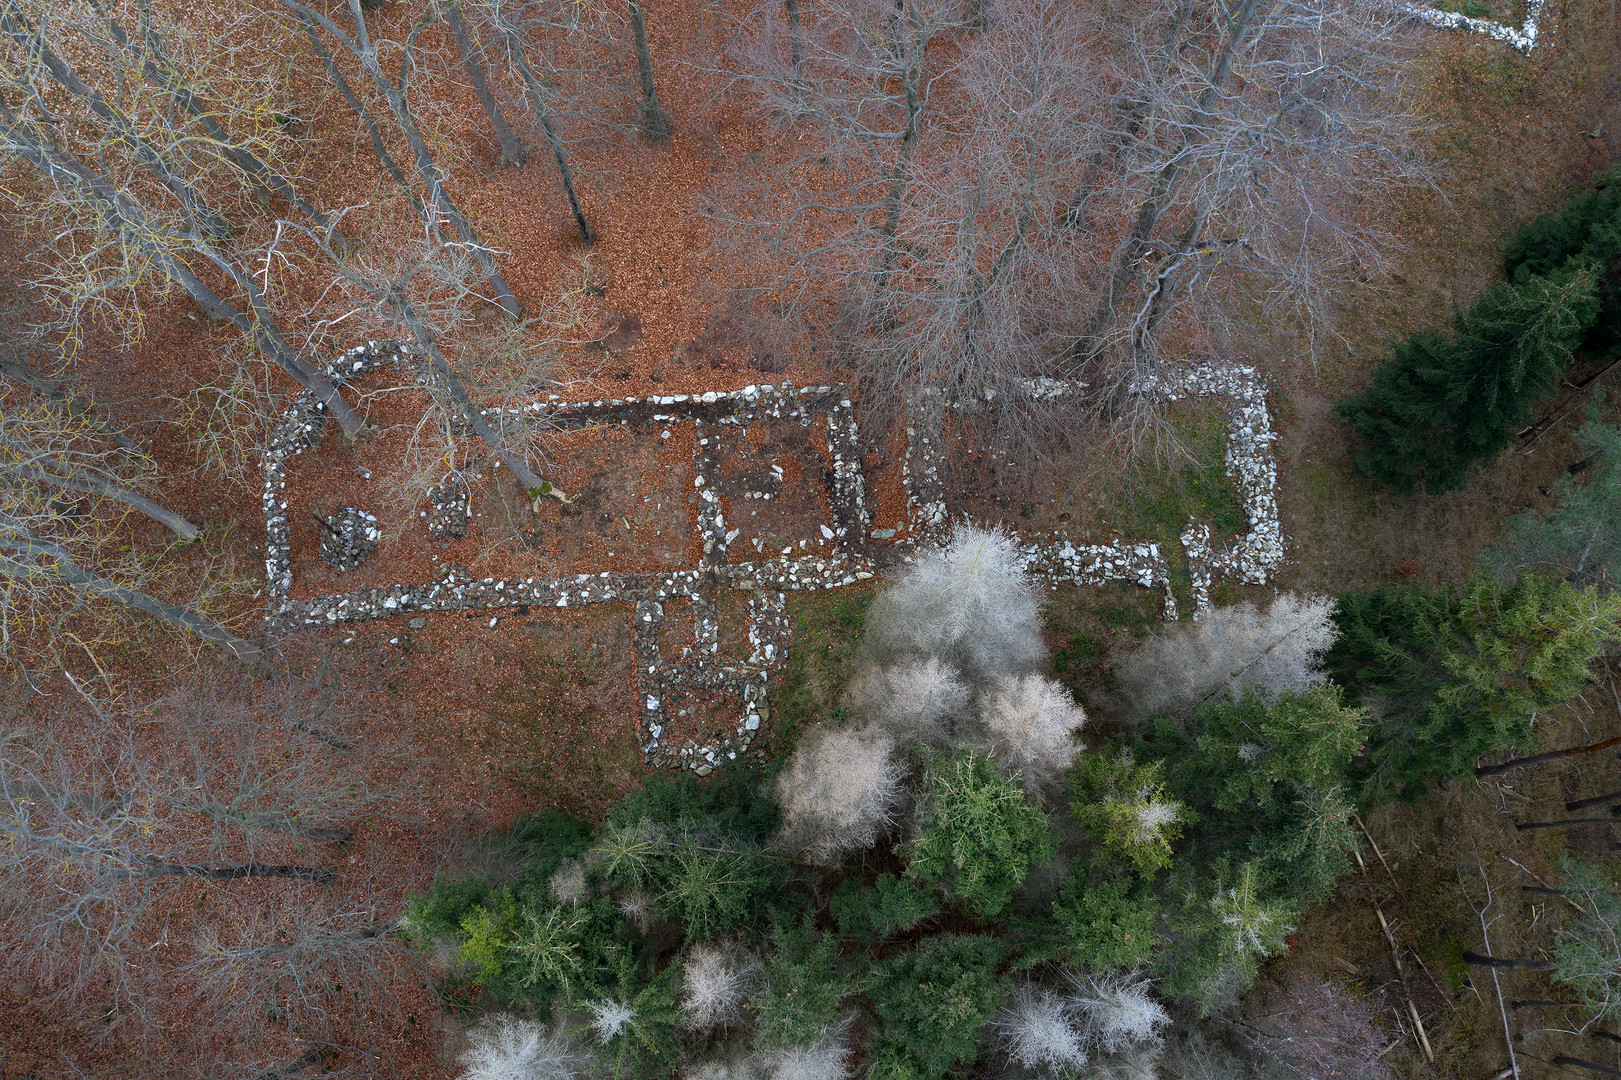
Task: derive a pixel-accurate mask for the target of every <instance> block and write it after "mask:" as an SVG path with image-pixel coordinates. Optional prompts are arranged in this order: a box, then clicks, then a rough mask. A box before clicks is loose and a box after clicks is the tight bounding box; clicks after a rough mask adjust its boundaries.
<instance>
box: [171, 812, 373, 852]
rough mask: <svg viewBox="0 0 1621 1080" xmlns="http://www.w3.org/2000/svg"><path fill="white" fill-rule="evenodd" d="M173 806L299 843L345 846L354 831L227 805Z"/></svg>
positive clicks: (212, 819)
mask: <svg viewBox="0 0 1621 1080" xmlns="http://www.w3.org/2000/svg"><path fill="white" fill-rule="evenodd" d="M174 807H175V809H176V810H184V811H186V812H188V813H192V814H199V815H201V816H203V817H205V818H208V819H209V820H210V821H218V822H221V823H223V824H227V825H235V826H237V827H238V828H241V829H253V830H256V831H259V832H274V833H281V834H282V835H283V836H296V837H298V838H299V839H301V840H323V841H325V842H327V843H329V844H347V843H348V842H349V841H350V840H353V839H354V836H355V831H354V830H353V829H345V828H321V827H319V826H314V825H300V824H299V823H298V822H297V821H295V820H294V819H293V818H291V817H288V816H286V815H277V814H255V813H246V812H244V811H241V810H232V809H231V808H230V807H229V806H220V805H219V804H217V803H206V804H192V803H175V804H174Z"/></svg>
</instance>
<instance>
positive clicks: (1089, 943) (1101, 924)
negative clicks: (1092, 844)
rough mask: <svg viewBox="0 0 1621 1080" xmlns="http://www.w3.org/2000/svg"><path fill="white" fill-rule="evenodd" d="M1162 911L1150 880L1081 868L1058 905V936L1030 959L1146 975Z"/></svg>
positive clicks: (1082, 865) (1074, 871)
mask: <svg viewBox="0 0 1621 1080" xmlns="http://www.w3.org/2000/svg"><path fill="white" fill-rule="evenodd" d="M1159 912H1160V902H1159V899H1158V898H1157V897H1156V896H1155V895H1154V892H1153V888H1152V884H1151V881H1150V880H1148V879H1144V878H1142V877H1140V876H1138V875H1136V874H1122V873H1111V872H1110V870H1109V868H1108V867H1107V866H1104V867H1102V868H1099V869H1096V870H1095V869H1094V867H1093V866H1091V865H1089V864H1086V863H1077V864H1076V865H1075V867H1074V868H1073V869H1072V870H1071V872H1070V878H1069V881H1068V883H1067V884H1066V885H1065V887H1064V891H1063V893H1062V894H1061V895H1060V896H1059V898H1058V899H1057V900H1056V901H1054V902H1053V907H1052V921H1053V924H1054V928H1055V929H1056V930H1057V934H1056V935H1055V937H1054V939H1053V941H1052V943H1051V944H1049V945H1048V946H1047V947H1045V948H1041V947H1037V948H1032V949H1029V950H1027V952H1026V956H1025V959H1026V960H1027V961H1035V960H1048V959H1057V960H1062V961H1063V962H1065V963H1068V964H1084V965H1086V966H1087V967H1088V968H1090V969H1091V970H1093V971H1097V972H1103V973H1109V972H1122V971H1138V970H1141V969H1143V968H1145V967H1147V966H1148V965H1149V963H1150V962H1151V961H1152V959H1153V956H1154V942H1155V935H1154V930H1155V920H1156V919H1157V918H1158V916H1159Z"/></svg>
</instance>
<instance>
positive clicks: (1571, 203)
mask: <svg viewBox="0 0 1621 1080" xmlns="http://www.w3.org/2000/svg"><path fill="white" fill-rule="evenodd" d="M1572 258H1580V259H1582V260H1584V261H1586V262H1590V263H1592V264H1594V265H1596V266H1600V267H1606V268H1608V267H1610V266H1611V265H1612V264H1613V263H1614V262H1615V261H1616V259H1618V258H1621V165H1617V166H1613V167H1611V168H1610V169H1608V170H1606V171H1605V172H1603V173H1600V174H1599V176H1598V177H1597V178H1596V179H1595V180H1594V181H1593V190H1592V191H1580V192H1577V193H1576V194H1574V195H1572V196H1571V197H1570V198H1569V199H1567V200H1566V201H1565V205H1564V206H1562V207H1561V208H1560V210H1559V213H1558V214H1557V215H1543V216H1542V217H1539V218H1537V219H1536V220H1535V221H1533V222H1531V223H1530V224H1529V225H1527V226H1526V227H1525V228H1523V229H1521V230H1520V231H1519V232H1518V233H1516V234H1515V235H1514V236H1513V237H1512V238H1511V239H1510V240H1509V241H1508V243H1506V244H1504V245H1503V270H1504V272H1505V273H1506V275H1507V277H1508V279H1509V280H1510V281H1524V280H1527V279H1529V278H1531V277H1547V276H1548V275H1550V274H1553V273H1554V272H1556V271H1558V270H1559V269H1560V268H1561V267H1563V266H1565V265H1566V264H1567V263H1568V262H1569V261H1570V260H1571V259H1572Z"/></svg>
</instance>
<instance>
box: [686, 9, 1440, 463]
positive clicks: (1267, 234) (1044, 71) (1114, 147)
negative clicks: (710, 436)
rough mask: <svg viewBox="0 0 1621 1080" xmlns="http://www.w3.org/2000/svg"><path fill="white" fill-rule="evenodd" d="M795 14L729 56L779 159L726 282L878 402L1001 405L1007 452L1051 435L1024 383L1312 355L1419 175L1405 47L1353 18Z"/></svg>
mask: <svg viewBox="0 0 1621 1080" xmlns="http://www.w3.org/2000/svg"><path fill="white" fill-rule="evenodd" d="M803 10H804V14H803V17H802V18H801V20H800V21H799V25H798V26H790V25H789V24H788V22H787V21H786V20H785V19H784V18H783V17H782V15H781V13H780V5H774V4H762V5H760V6H759V7H758V8H755V9H753V10H752V11H751V12H750V14H749V15H748V17H747V18H745V19H744V20H743V21H742V23H741V25H740V27H739V29H738V33H737V35H736V40H735V46H734V58H735V66H736V67H737V69H738V75H737V78H738V81H739V84H740V87H741V89H742V90H743V91H744V92H746V93H747V94H748V96H749V98H750V100H752V101H753V102H754V103H755V104H756V107H757V108H758V110H759V112H760V113H761V114H762V115H763V116H764V117H766V118H767V119H769V120H771V121H772V122H774V123H776V124H778V125H780V126H781V128H782V129H783V131H784V135H785V139H784V143H785V145H786V146H787V147H789V149H788V150H786V151H784V152H782V153H780V154H776V155H774V156H773V157H772V158H771V159H770V160H769V161H767V162H765V163H764V166H765V167H763V168H752V167H751V168H749V169H746V170H743V171H745V172H747V173H748V174H749V175H748V177H747V178H746V179H744V180H741V181H739V183H740V187H739V189H738V190H737V191H735V192H729V193H728V199H727V202H726V203H725V204H724V206H721V205H717V207H716V209H715V216H716V219H717V224H718V225H719V226H720V230H721V235H722V241H721V243H722V247H723V249H724V250H725V252H726V254H727V255H728V256H729V257H730V260H731V264H732V265H733V267H734V268H735V276H734V277H733V278H732V280H731V281H730V283H729V284H730V285H731V287H732V288H734V289H735V290H737V291H738V292H739V293H740V294H741V295H743V296H746V297H748V298H750V299H751V300H752V301H753V302H754V303H756V304H757V305H759V306H760V307H761V309H762V310H769V311H770V312H771V313H772V314H773V316H775V317H777V318H779V319H781V320H782V323H783V331H782V332H783V333H784V334H787V335H790V336H791V338H792V340H793V342H794V344H795V345H796V346H797V347H798V348H800V349H810V348H813V347H814V345H815V343H816V342H817V341H826V342H828V343H829V345H830V347H831V348H832V349H833V350H834V354H833V355H834V358H835V359H836V360H837V361H838V362H840V363H842V364H846V365H850V366H853V367H855V368H856V369H857V370H858V371H859V372H860V374H861V377H862V379H863V381H864V382H865V384H866V388H867V390H868V391H869V393H871V394H875V395H876V396H877V397H880V398H884V399H896V398H904V397H906V396H907V395H909V394H912V393H915V392H916V391H917V390H918V389H919V388H922V387H943V388H945V389H946V390H947V391H948V393H949V394H950V395H951V397H952V399H953V400H954V401H956V402H957V403H959V404H970V403H971V404H973V405H974V406H975V407H976V408H979V409H980V411H981V412H984V411H985V410H984V409H983V406H984V404H985V403H986V401H987V399H988V400H989V401H990V403H991V404H992V405H993V406H997V407H994V408H992V409H991V410H989V416H990V419H991V420H992V421H993V425H992V427H991V429H990V430H989V431H988V432H987V434H989V435H991V436H992V437H993V438H994V437H995V435H996V433H997V432H1000V433H1002V434H1004V435H1005V434H1008V433H1009V432H1010V431H1023V432H1025V433H1029V432H1030V431H1032V430H1034V428H1036V427H1039V426H1040V425H1039V424H1035V423H1034V421H1035V419H1036V418H1037V414H1038V413H1039V411H1040V409H1041V408H1042V406H1041V405H1040V402H1039V400H1038V399H1039V396H1040V395H1032V394H1031V393H1030V391H1029V387H1028V383H1026V382H1025V381H1024V380H1027V379H1029V378H1030V377H1034V376H1066V377H1073V376H1080V377H1082V378H1084V379H1086V380H1088V382H1089V385H1090V387H1091V394H1090V397H1091V400H1092V402H1093V403H1094V404H1098V405H1101V404H1106V403H1111V404H1115V405H1118V404H1120V403H1121V401H1122V398H1121V396H1120V394H1119V391H1121V390H1123V389H1125V388H1127V387H1129V386H1130V385H1131V384H1132V383H1133V382H1134V381H1135V380H1137V379H1139V378H1140V377H1141V376H1142V375H1143V374H1145V373H1146V372H1148V371H1151V370H1153V368H1154V367H1155V366H1156V365H1158V364H1161V363H1166V362H1174V361H1177V360H1180V359H1182V358H1183V357H1184V356H1185V355H1186V354H1187V353H1189V352H1194V351H1206V350H1212V349H1220V348H1221V347H1222V345H1223V343H1224V342H1225V341H1226V340H1227V335H1229V334H1230V333H1231V332H1232V331H1234V330H1236V329H1238V328H1242V327H1253V328H1258V329H1265V330H1266V332H1271V331H1270V328H1271V327H1273V326H1274V325H1281V326H1283V327H1285V328H1286V329H1288V330H1291V331H1295V332H1298V333H1299V334H1301V335H1302V337H1301V340H1302V341H1303V342H1304V343H1305V345H1306V347H1307V348H1308V349H1309V347H1310V346H1311V343H1312V342H1314V341H1315V338H1316V335H1318V334H1320V333H1321V332H1322V331H1323V329H1324V328H1325V327H1329V326H1331V325H1332V316H1333V314H1334V310H1335V306H1336V304H1337V303H1338V302H1340V301H1341V300H1342V299H1343V298H1344V296H1343V294H1344V290H1345V288H1346V287H1347V286H1348V285H1351V284H1358V283H1364V282H1367V281H1369V280H1370V279H1371V278H1372V277H1374V276H1377V275H1378V274H1379V273H1380V272H1381V271H1382V270H1383V269H1384V268H1385V267H1386V265H1387V259H1388V257H1389V255H1390V253H1391V251H1392V250H1393V248H1394V238H1392V237H1391V236H1389V235H1388V234H1387V233H1386V232H1384V231H1383V230H1382V229H1381V227H1380V226H1379V225H1378V221H1379V214H1378V213H1377V210H1378V208H1379V207H1380V206H1381V205H1386V203H1385V202H1384V200H1387V199H1391V198H1396V197H1399V193H1400V190H1401V189H1402V188H1404V187H1406V186H1410V185H1412V184H1415V183H1422V182H1424V181H1425V180H1426V178H1427V173H1426V171H1425V167H1424V166H1423V164H1422V161H1421V159H1420V157H1419V156H1418V153H1417V140H1416V139H1415V138H1414V136H1415V134H1416V133H1417V132H1418V131H1419V129H1420V127H1421V125H1420V123H1419V121H1418V120H1417V119H1416V118H1415V117H1414V115H1413V114H1412V113H1411V111H1410V110H1409V108H1408V105H1407V100H1406V75H1405V73H1404V69H1403V68H1402V67H1401V66H1400V64H1399V63H1398V61H1399V60H1400V59H1401V58H1402V49H1403V47H1404V46H1403V41H1404V31H1403V27H1402V25H1401V24H1400V22H1399V21H1398V20H1395V19H1393V17H1392V16H1390V15H1389V14H1388V11H1387V9H1386V8H1384V7H1382V6H1379V5H1377V4H1374V3H1371V2H1364V0H1300V2H1297V0H1237V2H1235V3H1215V4H1209V5H1200V4H1194V3H1192V2H1191V0H1163V2H1158V3H1152V2H1151V3H1132V4H1128V5H1127V6H1126V7H1125V8H1123V9H1118V8H1117V9H1112V10H1111V11H1110V12H1109V13H1108V18H1107V21H1106V22H1103V21H1100V19H1101V18H1102V12H1101V10H1100V9H1094V8H1090V7H1087V6H1085V5H1076V4H1069V3H1063V2H1060V0H993V2H987V3H982V4H976V5H973V6H972V8H970V7H968V6H966V5H961V4H957V3H951V2H948V0H904V2H903V3H901V4H899V5H891V4H888V3H882V4H881V3H876V2H868V0H833V2H828V3H818V4H815V5H805V6H804V9H803ZM971 19H972V22H971V21H970V20H971ZM948 42H949V43H950V45H951V46H952V47H949V48H948V47H944V46H945V45H946V43H948ZM1138 404H1139V405H1140V406H1142V407H1146V405H1142V403H1140V402H1139V403H1138ZM1001 406H1006V407H1005V408H1004V407H1001ZM1008 424H1011V425H1012V428H1009V427H1008V426H1007V425H1008Z"/></svg>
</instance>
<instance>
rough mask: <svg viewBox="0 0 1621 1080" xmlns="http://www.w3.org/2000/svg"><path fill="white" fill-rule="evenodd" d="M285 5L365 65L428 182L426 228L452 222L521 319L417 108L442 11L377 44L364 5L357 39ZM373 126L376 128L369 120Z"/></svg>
mask: <svg viewBox="0 0 1621 1080" xmlns="http://www.w3.org/2000/svg"><path fill="white" fill-rule="evenodd" d="M281 3H282V4H283V6H285V7H286V8H287V9H288V10H289V11H291V12H292V13H293V14H294V15H296V16H297V17H298V18H299V19H300V20H302V21H303V23H304V24H305V25H306V26H307V27H311V26H320V27H321V29H323V30H325V31H326V33H327V35H328V36H330V37H331V38H333V39H334V40H336V41H337V42H338V43H339V44H341V45H342V46H343V47H344V48H345V49H346V50H347V51H348V52H349V53H350V54H351V55H352V56H354V58H355V59H356V60H357V61H358V62H359V63H360V68H361V70H362V71H363V72H364V73H365V74H366V77H367V78H368V80H369V81H370V82H371V84H372V86H373V88H374V89H375V90H376V91H377V93H378V95H379V96H381V97H382V99H383V100H384V101H385V102H386V103H387V104H388V108H389V111H390V112H391V113H392V114H393V116H394V121H395V124H396V126H397V128H398V130H399V132H400V134H401V136H402V137H403V138H404V139H405V144H406V146H407V147H408V148H409V149H410V151H411V157H412V160H413V162H414V163H415V165H416V170H417V177H418V179H419V180H420V181H421V182H422V186H423V189H424V191H425V193H426V194H425V198H423V197H418V196H413V202H416V203H417V205H418V206H421V207H423V208H424V217H423V223H424V225H427V226H428V227H430V228H432V229H433V230H435V231H436V232H437V231H438V230H439V228H440V225H441V223H442V222H449V224H450V226H451V227H452V229H454V230H455V233H456V235H457V236H458V237H459V238H460V240H461V243H462V244H463V245H464V246H465V250H466V252H467V254H468V257H470V258H471V259H472V260H473V262H474V263H476V264H477V266H478V268H479V271H480V273H481V274H482V275H483V277H484V279H485V281H486V282H488V283H489V286H490V289H491V290H492V295H491V297H490V299H491V300H492V301H493V302H494V303H495V304H497V305H499V306H500V308H501V309H502V310H503V311H505V312H506V313H507V314H508V315H510V316H512V317H513V318H517V317H518V316H519V315H520V314H521V310H520V308H519V306H518V301H517V299H516V298H514V297H513V295H512V289H511V288H510V287H509V286H508V285H507V282H506V278H505V277H503V276H502V274H501V271H500V269H499V268H497V266H496V265H495V257H494V255H493V254H492V253H491V251H490V249H489V248H487V247H485V246H483V244H481V243H480V242H479V239H478V233H477V232H475V231H474V229H473V226H472V223H471V222H469V221H468V220H467V217H466V215H464V214H463V213H462V212H461V210H460V209H459V208H458V207H457V206H456V204H455V203H454V202H453V201H452V200H451V198H450V193H449V192H448V191H447V190H446V188H445V185H446V181H447V179H448V178H447V177H446V176H445V175H444V174H443V173H442V172H441V171H440V169H439V166H438V165H437V164H436V163H435V162H434V157H433V151H432V150H431V149H430V148H429V145H428V139H427V136H426V134H425V133H424V132H423V130H422V125H421V124H420V123H419V122H418V118H417V114H416V112H415V111H414V110H413V107H412V104H411V78H412V75H413V73H414V71H415V65H416V60H415V54H416V51H417V49H418V39H419V38H420V37H421V35H422V32H423V31H424V30H425V29H427V27H428V26H429V24H430V23H431V22H432V21H433V17H436V15H437V12H435V13H431V15H430V17H429V18H425V19H421V20H418V21H417V22H415V23H413V24H412V26H411V29H410V30H409V31H408V32H407V34H406V38H405V41H403V42H392V41H386V40H384V41H373V40H372V38H371V35H370V33H369V32H368V30H367V27H366V19H365V15H364V13H363V12H362V11H361V7H360V0H349V21H350V23H351V25H352V26H353V29H354V35H353V36H350V35H349V34H347V33H345V32H344V31H343V30H342V29H340V28H339V27H338V25H337V24H336V23H334V22H333V21H332V20H331V19H329V18H327V17H326V16H325V15H323V14H321V13H320V12H318V11H315V10H313V9H311V8H309V7H307V6H305V5H304V4H301V3H298V2H297V0H281ZM310 36H311V37H312V38H314V37H316V36H317V35H316V34H315V32H314V31H313V30H311V31H310ZM382 48H390V49H394V50H397V51H398V52H399V56H400V62H399V74H398V75H397V76H396V77H390V76H389V74H388V73H387V72H386V71H384V70H383V65H382V61H381V59H380V57H379V50H380V49H382ZM322 51H323V52H325V49H324V47H322ZM328 59H329V57H328ZM328 70H329V72H331V71H336V66H335V65H333V64H331V63H330V62H329V63H328ZM346 81H347V80H345V82H346ZM345 96H346V97H353V101H351V104H354V102H356V101H358V100H359V99H358V97H357V96H354V95H353V92H352V90H351V91H350V92H349V93H346V94H345ZM357 109H358V106H357ZM367 116H369V112H365V111H362V119H363V120H364V119H365V118H366V117H367ZM368 127H373V125H372V124H371V123H370V122H369V121H368ZM373 145H374V146H381V145H382V143H381V139H380V138H379V137H378V136H377V135H376V133H375V131H374V133H373ZM379 156H380V157H383V159H384V164H385V165H387V164H388V162H389V161H391V160H392V158H389V157H387V156H386V155H385V154H383V153H381V152H380V153H379ZM391 171H392V172H394V173H395V179H396V180H401V179H403V174H401V173H400V172H399V170H398V168H397V167H396V168H394V169H392V170H391ZM428 206H431V207H432V211H431V213H429V212H426V207H428Z"/></svg>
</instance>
